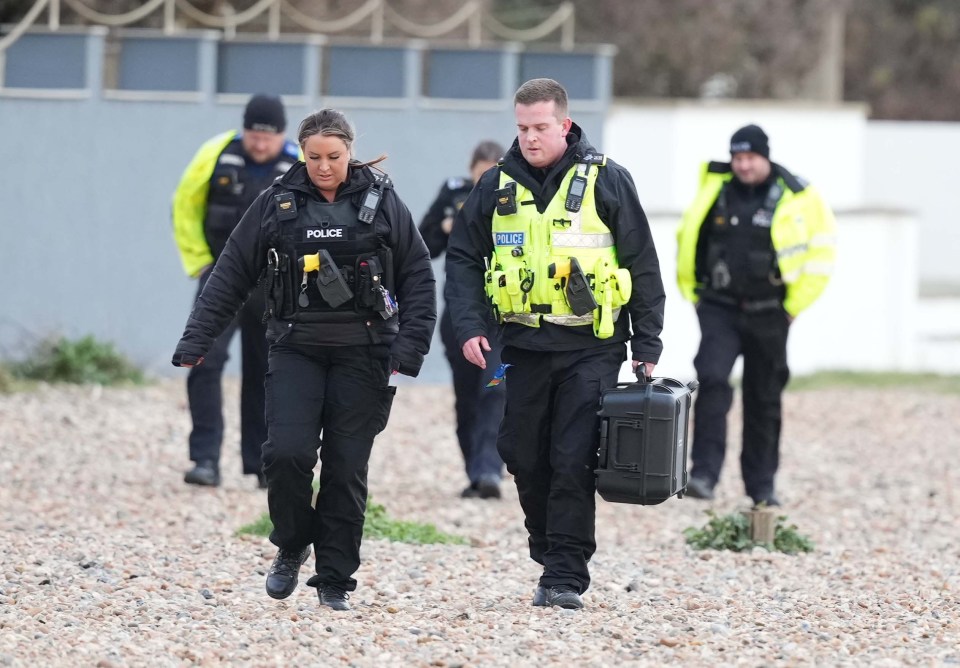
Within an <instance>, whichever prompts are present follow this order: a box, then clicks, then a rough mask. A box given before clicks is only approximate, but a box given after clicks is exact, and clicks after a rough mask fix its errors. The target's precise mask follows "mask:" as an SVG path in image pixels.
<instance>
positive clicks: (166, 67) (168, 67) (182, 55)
mask: <svg viewBox="0 0 960 668" xmlns="http://www.w3.org/2000/svg"><path fill="white" fill-rule="evenodd" d="M198 54H199V42H198V41H197V40H193V39H176V38H169V37H166V38H129V39H123V40H122V42H121V47H120V74H119V82H118V86H119V88H120V89H121V90H162V91H195V90H197V89H198V87H199V82H198V81H197V79H198V76H197V75H198V70H197V68H198V62H197V61H198Z"/></svg>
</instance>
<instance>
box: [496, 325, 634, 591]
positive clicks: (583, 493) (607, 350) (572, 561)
mask: <svg viewBox="0 0 960 668" xmlns="http://www.w3.org/2000/svg"><path fill="white" fill-rule="evenodd" d="M625 359H626V347H625V346H624V344H622V343H616V344H611V345H607V346H601V347H597V348H589V349H587V350H576V351H569V352H537V351H531V350H521V349H518V348H514V347H512V346H505V347H504V349H503V361H504V362H506V363H508V364H512V365H513V366H511V367H510V368H509V369H507V380H506V386H507V406H506V413H505V415H504V418H503V424H502V425H501V428H500V437H499V441H498V447H499V450H500V455H501V456H502V457H503V461H504V462H505V463H506V465H507V470H508V471H509V472H510V473H512V474H513V475H514V478H515V480H516V483H517V492H518V493H519V496H520V505H521V507H522V508H523V514H524V518H525V520H524V524H525V526H526V528H527V532H528V534H529V544H530V557H531V558H532V559H533V560H534V561H536V562H537V563H539V564H541V565H542V566H543V575H542V576H541V577H540V584H541V585H543V586H546V587H551V586H555V585H560V584H566V585H570V586H572V587H574V588H576V589H577V590H578V591H580V592H581V593H582V592H584V591H586V590H587V588H588V587H589V586H590V572H589V570H588V568H587V563H588V562H589V561H590V558H591V557H592V556H593V553H594V552H595V551H596V548H597V543H596V536H595V533H596V531H595V516H596V500H595V492H596V478H595V473H594V471H595V469H596V467H597V451H598V448H599V445H600V443H599V440H600V436H599V434H600V418H599V417H598V416H597V410H598V409H599V407H600V394H601V392H602V391H603V390H605V389H606V388H608V387H612V386H613V385H616V383H617V376H618V374H619V371H620V365H621V364H622V363H623V361H624V360H625Z"/></svg>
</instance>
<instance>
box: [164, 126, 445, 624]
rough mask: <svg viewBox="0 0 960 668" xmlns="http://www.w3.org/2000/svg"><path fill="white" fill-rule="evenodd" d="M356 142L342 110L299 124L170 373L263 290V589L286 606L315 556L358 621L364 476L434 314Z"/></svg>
mask: <svg viewBox="0 0 960 668" xmlns="http://www.w3.org/2000/svg"><path fill="white" fill-rule="evenodd" d="M354 137H355V133H354V130H353V128H352V127H351V126H350V123H349V122H348V121H347V119H346V117H345V116H344V115H343V114H342V113H341V112H339V111H337V110H335V109H322V110H320V111H318V112H316V113H313V114H310V115H309V116H307V117H306V118H305V119H304V120H303V121H302V122H301V123H300V128H299V131H298V133H297V138H298V141H299V144H300V148H301V150H302V151H303V155H304V159H305V162H298V163H297V164H295V165H294V166H293V167H292V168H290V170H289V171H288V172H287V173H286V174H285V175H284V176H283V177H282V178H281V179H279V180H278V181H277V182H276V183H274V184H273V185H272V186H271V187H270V188H269V189H268V190H267V191H265V192H264V193H263V194H262V195H261V196H260V197H258V198H257V199H256V200H255V201H254V203H253V204H252V205H251V207H250V208H249V209H248V210H247V213H246V214H244V216H243V219H242V220H241V221H240V225H239V226H237V229H236V230H235V231H234V233H233V234H232V235H231V236H230V239H229V241H228V242H227V246H226V249H224V251H223V254H222V255H221V256H220V259H219V260H217V264H216V266H215V267H214V270H213V273H212V274H211V276H210V279H209V281H208V282H207V285H206V287H205V288H204V290H203V292H202V293H201V294H200V298H199V299H198V300H197V306H196V307H195V308H194V310H193V313H192V314H191V316H190V319H189V320H188V321H187V326H186V329H185V330H184V333H183V337H182V338H181V340H180V343H179V344H178V345H177V348H176V351H175V352H174V355H173V363H174V364H175V365H177V366H196V365H198V364H200V363H201V362H202V361H203V359H204V355H205V354H206V352H207V351H208V350H209V349H210V346H211V345H212V343H213V341H214V339H215V338H216V336H217V335H218V334H219V333H220V332H221V331H223V329H224V328H226V327H227V325H228V324H229V322H230V320H231V319H232V318H233V316H234V314H235V313H236V312H237V311H238V310H239V309H240V307H241V304H242V303H243V301H244V299H245V298H246V295H247V294H248V293H249V292H250V290H251V289H252V288H253V287H254V286H255V285H256V284H257V282H258V280H259V281H260V283H261V285H262V287H263V290H264V294H265V295H266V299H265V301H266V307H267V311H266V313H267V338H268V340H269V341H270V356H269V371H268V372H267V382H266V395H267V403H266V406H267V412H266V415H267V441H266V443H264V445H263V472H264V474H265V475H266V480H267V504H268V506H269V510H270V520H271V521H272V522H273V531H272V532H271V534H270V541H271V542H272V543H273V544H274V545H276V546H277V548H278V552H277V556H276V559H274V562H273V565H272V566H271V568H270V571H269V573H268V574H267V580H266V590H267V594H268V595H269V596H271V597H272V598H275V599H284V598H287V597H288V596H290V594H292V593H293V591H294V589H295V588H296V586H297V580H298V574H299V570H300V566H301V565H302V564H303V563H304V562H305V561H306V560H307V557H308V556H309V555H310V548H311V545H312V546H313V548H314V549H315V559H316V574H315V575H314V576H313V577H311V578H310V580H309V581H308V583H307V584H308V585H309V586H311V587H316V589H317V593H318V595H319V598H320V603H321V605H325V606H328V607H330V608H333V609H334V610H349V609H350V606H349V604H348V603H347V598H348V597H349V592H351V591H353V590H354V589H355V588H356V586H357V581H356V579H355V578H354V577H353V574H354V573H355V572H356V570H357V568H358V567H359V565H360V542H361V539H362V537H363V523H364V514H365V511H366V503H367V466H368V462H369V460H370V452H371V449H372V447H373V440H374V437H375V436H376V435H377V434H378V433H380V431H382V430H383V428H384V427H385V426H386V424H387V417H388V416H389V414H390V407H391V405H392V403H393V397H394V394H395V392H396V387H393V386H391V385H390V384H389V380H390V376H391V374H395V373H402V374H406V375H408V376H416V375H417V374H418V373H419V372H420V367H421V365H422V363H423V358H424V355H426V354H427V351H428V349H429V347H430V339H431V337H432V336H433V327H434V324H435V322H436V317H437V313H436V283H435V281H434V278H433V271H432V269H431V267H430V255H429V253H428V252H427V248H426V246H425V245H424V243H423V239H422V238H421V237H420V234H419V233H418V232H417V228H416V225H415V224H414V222H413V219H412V217H411V216H410V212H409V210H408V209H407V207H406V206H405V205H404V203H403V202H402V201H401V200H400V197H399V196H398V195H397V194H396V191H395V190H394V189H393V182H392V181H391V180H390V179H389V178H388V177H387V175H386V174H384V173H382V172H379V170H378V172H377V173H375V172H374V171H373V169H372V166H373V165H375V164H377V163H379V162H380V161H381V160H383V159H384V157H385V156H381V157H380V158H378V159H376V160H373V161H370V162H359V161H357V160H355V159H354V158H353V142H354ZM321 439H322V440H321ZM318 451H319V452H318ZM318 460H319V462H320V475H319V478H320V480H319V482H320V488H319V491H318V492H317V497H316V505H315V506H314V505H312V497H313V469H314V467H315V466H316V465H317V462H318Z"/></svg>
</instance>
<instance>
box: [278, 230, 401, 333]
mask: <svg viewBox="0 0 960 668" xmlns="http://www.w3.org/2000/svg"><path fill="white" fill-rule="evenodd" d="M392 276H393V252H392V251H391V250H390V249H389V248H387V247H381V248H380V249H379V250H377V251H376V252H373V253H364V254H361V255H360V256H358V257H357V258H356V261H355V264H354V266H353V267H350V266H338V265H337V263H336V262H335V261H334V259H333V257H331V255H330V253H329V252H328V251H327V250H325V249H323V250H320V251H317V252H316V253H308V254H306V255H302V256H299V257H294V256H291V255H289V254H287V253H282V252H280V251H278V250H277V249H276V248H270V249H268V250H267V267H266V270H265V271H264V274H263V276H261V283H262V285H263V291H264V298H265V301H266V310H265V311H264V314H263V322H267V320H269V319H271V318H275V319H278V320H289V319H291V318H293V317H294V316H295V315H296V314H297V313H302V312H305V311H315V312H331V311H340V312H343V311H356V312H361V311H367V312H370V311H373V312H376V313H378V314H379V315H380V316H381V317H382V318H383V319H384V320H387V319H389V318H392V317H393V316H394V315H396V313H397V302H396V300H395V299H394V297H393V295H392V294H391V292H390V286H391V285H392ZM311 286H313V287H315V291H314V290H310V289H309V288H310V287H311Z"/></svg>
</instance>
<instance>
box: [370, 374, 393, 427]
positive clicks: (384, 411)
mask: <svg viewBox="0 0 960 668" xmlns="http://www.w3.org/2000/svg"><path fill="white" fill-rule="evenodd" d="M378 391H379V393H380V397H379V399H380V401H379V402H378V403H379V405H378V406H377V412H376V413H375V414H374V415H372V416H371V419H370V426H371V428H372V430H373V435H374V436H376V435H377V434H379V433H380V432H381V431H383V430H384V428H385V427H386V426H387V420H388V419H389V418H390V409H391V408H393V398H394V397H395V396H396V394H397V388H395V387H391V386H387V387H384V388H382V389H380V390H378Z"/></svg>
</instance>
